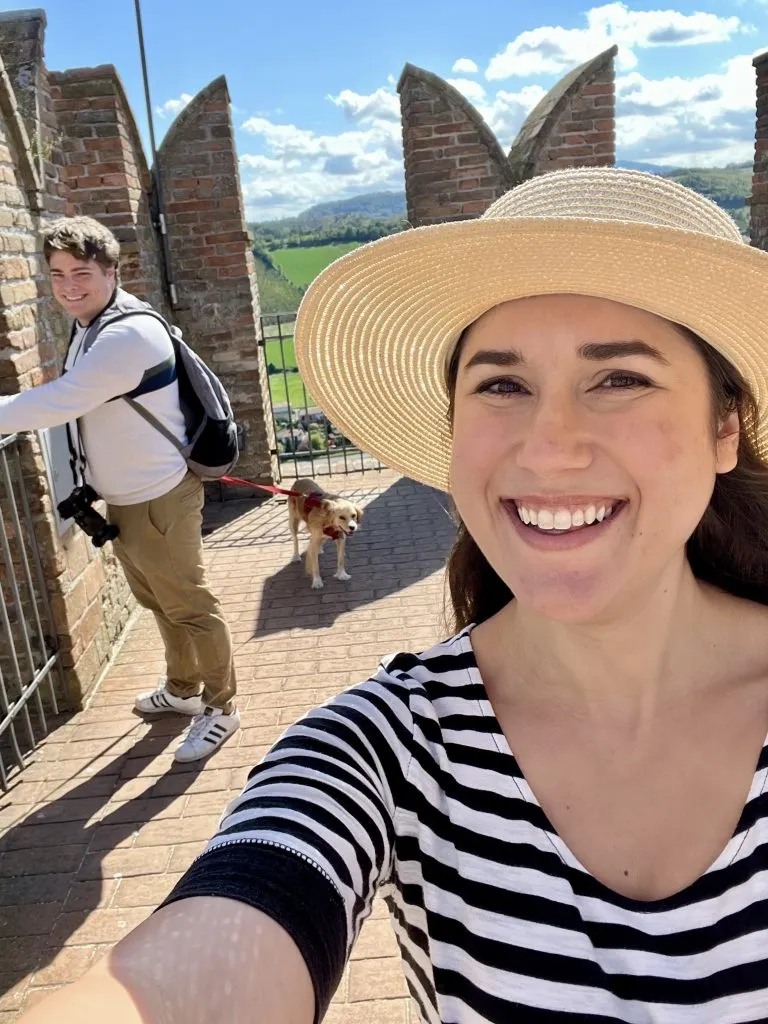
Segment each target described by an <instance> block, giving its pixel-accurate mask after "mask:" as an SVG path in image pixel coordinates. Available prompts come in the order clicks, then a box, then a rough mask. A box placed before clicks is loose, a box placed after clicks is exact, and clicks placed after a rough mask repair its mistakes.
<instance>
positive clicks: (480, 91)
mask: <svg viewBox="0 0 768 1024" xmlns="http://www.w3.org/2000/svg"><path fill="white" fill-rule="evenodd" d="M447 81H448V84H449V85H452V86H453V87H454V89H458V90H459V92H460V93H461V94H462V96H466V97H467V99H468V100H469V101H470V102H471V103H482V102H483V100H484V99H485V89H484V88H483V87H482V85H480V83H479V82H473V81H472V79H471V78H449V79H447Z"/></svg>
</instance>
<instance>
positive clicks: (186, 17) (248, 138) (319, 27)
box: [0, 0, 768, 219]
mask: <svg viewBox="0 0 768 1024" xmlns="http://www.w3.org/2000/svg"><path fill="white" fill-rule="evenodd" d="M17 6H18V3H16V4H9V3H6V2H4V0H0V11H6V10H12V9H14V8H15V7H17ZM142 6H143V15H144V34H145V41H146V46H147V54H148V59H149V70H150V85H151V91H152V101H153V107H154V108H155V129H156V132H157V134H158V135H159V136H162V134H163V133H164V131H165V130H166V129H167V127H168V126H169V125H170V123H171V122H172V120H173V116H174V114H175V112H177V111H178V110H179V109H181V107H182V106H183V104H184V101H185V98H186V97H189V96H190V95H192V94H193V93H195V92H196V91H197V90H198V89H200V88H202V87H203V86H204V85H206V84H207V83H208V82H209V81H210V80H211V79H212V78H215V77H216V76H217V75H220V74H226V76H227V80H228V82H229V88H230V92H231V96H232V102H233V119H234V124H235V126H236V134H237V145H238V151H239V155H240V162H241V175H242V181H243V190H244V194H245V197H246V204H247V208H248V214H249V218H250V219H267V218H268V217H279V216H286V215H290V214H294V213H297V212H299V211H300V210H302V209H304V208H306V207H307V206H310V205H311V204H312V203H314V202H318V201H321V200H327V199H335V198H344V197H346V196H349V195H354V194H357V193H361V192H367V191H378V190H382V189H398V188H402V183H403V172H402V153H401V143H400V123H399V109H398V102H397V94H396V91H395V83H396V80H397V78H398V76H399V74H400V72H401V70H402V67H403V65H404V64H405V63H406V62H407V61H410V62H411V63H414V64H418V65H420V66H422V67H425V68H427V69H428V70H430V71H433V72H435V73H437V74H439V75H442V76H443V77H444V78H447V79H449V80H450V81H452V82H453V83H454V84H455V85H456V86H457V88H459V89H460V90H461V91H462V92H464V93H465V94H466V95H467V96H468V97H469V98H470V99H471V100H472V101H473V102H474V103H475V105H476V106H477V107H478V109H479V110H480V111H481V112H482V113H483V115H484V116H485V118H486V120H487V121H488V122H489V124H490V125H491V127H492V128H493V129H494V131H495V132H496V134H497V136H498V138H499V140H500V142H501V143H502V145H503V146H504V147H505V148H506V147H508V146H509V145H510V144H511V142H512V141H513V139H514V137H515V134H516V132H517V130H518V129H519V127H520V125H521V124H522V122H523V120H524V118H525V116H526V114H527V113H528V111H529V110H530V109H531V108H532V107H533V106H534V105H535V103H536V102H538V100H539V99H540V97H541V96H542V95H543V94H544V93H545V92H546V91H547V90H548V89H549V88H550V87H551V86H552V85H553V84H554V83H555V82H556V81H557V80H558V78H560V77H561V76H562V75H563V74H565V73H566V72H567V71H568V70H569V69H570V68H572V67H574V66H575V65H576V64H578V63H580V62H582V61H584V60H587V59H588V58H589V57H591V56H593V55H594V54H596V53H598V52H599V51H600V50H602V49H604V48H605V47H606V46H610V45H611V44H612V43H614V42H615V43H617V44H618V45H619V47H620V53H619V58H618V61H617V102H618V111H617V112H618V123H617V151H618V156H619V157H621V158H624V159H632V160H645V161H650V162H654V163H663V164H667V165H673V166H678V165H688V166H691V165H699V166H722V165H724V164H726V163H729V162H741V161H744V160H750V159H751V156H752V138H753V127H754V71H753V69H752V67H751V59H752V57H753V55H754V54H755V53H759V52H762V51H763V50H766V49H768V0H710V2H707V0H697V2H691V3H688V2H683V0H678V2H677V3H674V2H670V4H669V5H667V4H665V3H664V2H659V3H652V2H650V3H647V2H646V3H642V2H637V0H627V2H621V0H616V2H611V3H599V2H595V3H593V4H591V5H590V4H589V3H588V2H585V3H578V4H577V3H574V2H567V0H540V2H539V3H536V4H533V3H520V2H519V0H518V2H515V0H511V2H510V0H507V2H501V0H474V2H473V3H472V4H468V3H467V2H466V0H419V2H418V3H416V2H415V0H389V2H388V3H387V4H386V5H383V4H373V3H366V2H365V0H327V2H326V3H325V4H321V3H318V2H317V0H292V2H287V0H281V2H277V0H261V2H259V3H254V2H253V0H214V2H211V0H205V2H203V0H143V5H142ZM45 9H46V13H47V16H48V29H47V43H46V60H47V64H48V66H49V68H51V69H55V70H61V69H64V68H69V67H79V66H87V65H94V64H105V63H112V64H115V65H116V67H117V69H118V71H119V73H120V75H121V77H122V79H123V82H124V84H125V86H126V89H127V92H128V96H129V98H130V100H131V103H132V105H133V108H134V112H135V113H136V116H137V120H138V121H139V126H140V128H141V129H142V131H143V132H144V134H145V137H146V114H145V107H144V95H143V88H142V81H141V67H140V63H139V55H138V47H137V43H136V29H135V19H134V3H133V0H102V2H101V3H98V2H97V0H48V3H47V4H46V7H45ZM468 10H471V11H472V17H467V11H468Z"/></svg>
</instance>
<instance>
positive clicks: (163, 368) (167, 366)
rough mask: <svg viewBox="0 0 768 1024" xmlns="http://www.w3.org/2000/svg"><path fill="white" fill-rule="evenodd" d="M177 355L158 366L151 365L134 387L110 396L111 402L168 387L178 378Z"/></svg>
mask: <svg viewBox="0 0 768 1024" xmlns="http://www.w3.org/2000/svg"><path fill="white" fill-rule="evenodd" d="M176 377H177V373H176V356H175V355H172V356H168V358H167V359H164V360H163V361H162V363H158V364H157V366H150V368H149V369H148V370H145V371H144V376H143V377H142V378H141V380H140V381H139V383H138V384H137V385H136V387H135V388H134V389H133V391H129V392H128V393H127V394H125V395H115V397H114V398H110V399H109V401H110V402H117V401H119V400H120V399H121V398H126V399H128V398H138V397H139V396H140V395H148V394H150V393H151V392H152V391H159V390H160V388H165V387H168V385H169V384H173V382H174V381H175V380H176Z"/></svg>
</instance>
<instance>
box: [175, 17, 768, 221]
mask: <svg viewBox="0 0 768 1024" xmlns="http://www.w3.org/2000/svg"><path fill="white" fill-rule="evenodd" d="M765 2H766V3H768V0H765ZM748 28H749V27H748V26H745V25H744V24H743V23H742V22H741V21H739V19H738V18H735V17H717V16H715V15H711V14H704V13H696V14H691V15H684V14H681V13H680V12H677V11H672V10H654V11H630V10H629V8H628V7H627V5H626V4H625V3H622V2H614V3H608V4H604V5H603V6H600V7H593V8H592V9H591V10H590V11H589V12H588V13H587V15H586V28H580V29H569V28H563V27H558V28H547V27H544V28H539V29H535V30H533V31H532V32H527V33H523V35H521V36H519V37H518V38H517V39H516V40H515V41H514V42H513V43H511V44H510V46H509V47H507V50H506V51H505V52H504V54H500V55H499V56H498V57H496V58H494V61H496V62H497V63H496V66H495V74H491V73H490V72H491V68H493V67H494V62H493V61H492V62H491V66H490V67H489V70H488V72H486V79H487V81H486V82H485V83H484V85H481V84H480V83H479V82H478V81H476V80H473V79H471V78H467V77H463V76H464V75H468V74H471V72H470V70H469V67H468V66H465V65H463V62H464V61H465V60H468V58H461V60H459V61H457V62H456V64H454V69H455V70H457V71H459V70H460V72H461V75H460V76H458V77H455V78H450V79H448V81H449V82H450V83H451V84H452V85H453V86H454V87H455V88H457V89H458V90H459V91H460V92H461V93H462V94H463V95H464V96H466V97H467V98H468V99H469V101H470V102H471V103H473V104H474V105H475V107H476V109H477V110H478V111H479V112H480V113H481V114H482V116H483V117H484V119H485V121H486V122H487V124H488V125H489V127H490V128H491V130H492V131H493V132H494V133H495V135H496V137H497V138H498V140H499V143H500V144H501V147H502V149H503V150H505V151H506V150H508V148H509V146H510V145H511V144H512V142H513V141H514V139H515V137H516V135H517V133H518V131H519V130H520V127H521V125H522V123H523V121H524V120H525V118H526V117H527V116H528V114H529V113H530V111H531V110H532V109H533V108H534V107H535V106H536V105H537V104H538V103H539V101H540V100H541V99H542V98H543V97H544V95H545V93H546V89H545V88H544V87H543V86H542V85H539V84H537V83H536V79H535V77H534V76H536V75H539V74H541V73H542V70H543V69H544V70H546V71H547V73H549V74H553V75H555V74H556V75H558V76H559V75H561V74H564V73H565V72H567V71H568V70H570V69H571V68H572V67H574V66H575V65H576V64H578V63H580V62H582V61H583V60H586V59H588V58H589V57H591V56H594V55H595V54H596V53H597V52H599V50H600V49H601V48H605V47H607V46H609V45H611V43H612V42H617V43H618V44H619V46H620V59H619V61H617V64H618V71H619V74H618V77H617V79H616V98H617V121H616V134H617V155H618V157H619V158H620V159H626V160H638V161H647V162H650V163H656V164H662V165H667V166H722V165H724V164H726V163H736V162H743V161H745V160H749V159H750V158H751V156H752V149H753V133H754V96H755V79H754V69H753V67H752V55H751V54H742V55H740V56H738V57H733V58H731V59H730V60H728V61H725V62H724V63H722V64H720V65H719V66H718V64H717V62H716V61H717V58H716V57H715V58H714V59H713V61H712V63H711V64H710V65H709V66H710V67H712V68H713V70H712V71H711V72H709V73H707V74H705V75H700V76H694V77H689V78H686V77H683V76H682V75H679V74H678V75H670V76H669V77H666V78H651V77H648V76H647V75H646V74H643V73H642V72H641V70H640V69H639V57H643V56H645V54H646V53H647V49H648V48H649V47H659V46H674V45H678V46H690V45H693V44H695V43H703V42H711V43H716V42H724V41H726V40H728V39H729V38H732V37H733V36H734V35H736V34H739V35H741V34H744V33H745V32H746V31H747V30H748ZM510 48H515V52H514V54H513V55H512V56H510ZM635 50H636V51H637V54H636V53H635ZM717 52H718V51H717V50H715V53H716V54H717ZM720 52H722V51H720ZM513 57H514V59H513ZM503 61H510V62H511V63H510V64H509V66H510V67H512V66H514V69H513V70H512V71H509V69H507V71H508V73H510V74H519V73H520V72H521V68H524V67H527V69H528V70H527V71H526V74H529V75H530V76H531V78H530V79H529V80H528V81H526V82H522V83H521V85H520V88H519V89H514V90H513V89H503V88H501V89H500V88H498V85H496V84H489V82H492V80H493V78H494V77H502V75H501V72H502V71H504V67H503ZM526 61H527V62H528V63H527V65H526ZM460 64H461V65H462V67H461V69H459V65H460ZM387 83H388V84H386V85H384V86H382V87H381V88H378V89H375V90H374V91H372V92H370V93H368V94H363V93H359V92H356V91H354V90H352V89H344V90H342V91H341V92H339V93H338V95H332V96H328V97H327V99H328V101H329V103H330V104H333V107H334V108H336V110H337V111H339V112H340V113H341V115H342V116H343V119H344V122H346V123H340V124H339V128H340V130H339V131H337V132H318V131H315V130H312V129H309V128H306V127H303V126H301V125H297V124H292V123H289V122H288V121H287V120H284V119H283V118H282V117H281V115H280V113H279V112H277V111H275V110H272V111H269V112H267V111H263V112H260V113H259V114H258V115H256V116H253V117H250V118H248V119H247V120H245V121H244V123H243V124H242V126H241V127H242V130H243V132H244V133H245V134H246V135H247V136H248V142H249V143H251V145H246V146H242V145H241V147H240V148H241V151H243V156H242V157H241V160H240V167H241V173H242V180H243V192H244V195H245V198H246V205H247V208H248V216H249V217H250V218H252V219H257V220H264V219H267V218H275V217H281V216H291V215H295V214H296V213H299V212H300V211H301V210H303V209H305V208H306V207H308V206H311V205H313V204H314V203H317V202H321V201H323V200H327V199H339V198H345V197H347V196H351V195H355V194H359V193H361V192H368V191H380V190H385V189H402V188H403V163H402V138H401V126H400V105H399V97H398V96H397V93H396V91H395V83H394V81H393V80H392V77H391V76H390V77H389V78H388V79H387ZM545 84H546V85H550V84H551V83H550V82H547V83H545ZM184 99H185V96H182V100H184ZM166 106H168V105H166ZM169 110H170V111H171V112H172V108H169ZM338 120H339V121H340V122H341V119H340V118H339V119H338ZM245 150H250V151H249V152H245Z"/></svg>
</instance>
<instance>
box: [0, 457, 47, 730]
mask: <svg viewBox="0 0 768 1024" xmlns="http://www.w3.org/2000/svg"><path fill="white" fill-rule="evenodd" d="M0 473H2V477H3V484H4V485H5V494H6V497H7V499H8V503H9V505H10V516H11V522H12V525H13V530H14V532H15V536H16V544H17V546H18V554H19V557H20V561H22V571H23V573H24V578H25V579H26V581H27V587H28V589H29V594H30V604H31V605H32V610H33V613H34V616H35V621H36V624H37V627H38V631H39V636H40V637H42V634H43V628H42V626H41V624H40V618H39V616H38V613H37V604H36V602H35V588H34V587H33V585H32V577H31V574H30V563H29V561H28V560H27V550H26V546H25V543H24V534H23V532H22V521H20V519H19V518H18V509H17V508H16V499H15V495H14V494H13V483H12V481H11V478H10V472H9V470H8V458H7V456H6V454H5V453H4V452H3V453H2V458H0ZM22 487H24V482H22ZM7 564H8V565H11V561H10V558H8V562H7ZM11 581H12V583H11V588H12V591H13V597H14V599H15V601H16V607H17V608H18V618H19V625H20V627H22V638H23V643H24V648H25V653H26V654H27V662H28V664H29V666H30V675H31V676H33V675H34V674H35V655H34V654H33V653H32V644H31V643H30V631H29V629H28V628H27V618H26V616H25V614H24V605H23V603H22V597H20V591H19V589H18V584H17V581H16V574H15V571H13V570H11ZM43 651H45V642H44V641H43ZM35 693H36V695H37V701H36V702H37V705H38V713H39V714H40V715H41V716H42V717H43V718H45V713H44V712H43V705H42V701H41V699H40V694H39V693H38V691H37V690H35ZM28 719H29V715H28ZM30 738H31V741H32V743H33V745H34V743H35V736H34V733H33V732H32V722H30Z"/></svg>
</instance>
